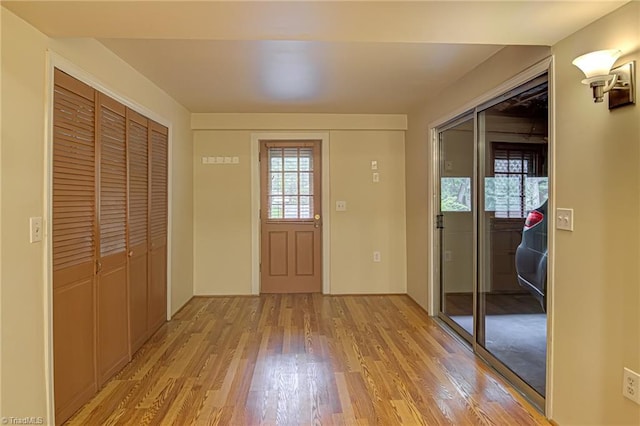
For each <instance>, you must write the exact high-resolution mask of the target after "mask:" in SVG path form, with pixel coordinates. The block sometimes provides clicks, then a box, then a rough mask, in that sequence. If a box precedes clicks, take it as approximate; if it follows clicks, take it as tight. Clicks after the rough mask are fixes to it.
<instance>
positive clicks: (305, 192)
mask: <svg viewBox="0 0 640 426" xmlns="http://www.w3.org/2000/svg"><path fill="white" fill-rule="evenodd" d="M267 158H268V162H269V163H268V167H269V170H268V176H269V187H268V207H269V208H268V210H269V211H268V216H267V217H268V218H269V219H283V220H287V219H288V220H301V219H312V218H313V211H314V206H313V195H314V188H313V174H314V170H313V148H311V147H309V148H280V147H278V148H268V155H267Z"/></svg>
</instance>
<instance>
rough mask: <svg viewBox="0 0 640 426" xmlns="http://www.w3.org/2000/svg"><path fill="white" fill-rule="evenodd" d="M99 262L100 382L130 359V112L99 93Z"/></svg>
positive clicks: (98, 328) (98, 323) (98, 327)
mask: <svg viewBox="0 0 640 426" xmlns="http://www.w3.org/2000/svg"><path fill="white" fill-rule="evenodd" d="M98 103H99V108H100V109H99V118H100V120H99V129H100V131H99V146H100V218H99V219H100V220H99V229H100V262H101V265H102V269H101V270H100V272H99V274H98V286H97V289H98V298H97V302H98V315H97V330H98V344H97V348H98V359H97V361H98V368H97V370H98V383H99V384H100V385H102V384H104V383H105V382H106V381H107V380H109V379H110V378H111V377H112V376H113V375H114V374H115V373H116V372H117V371H118V370H119V369H120V368H121V367H122V366H123V365H124V364H126V362H127V361H128V360H129V315H128V300H127V286H128V283H127V279H128V278H127V256H126V252H127V145H126V144H127V119H126V108H125V106H124V105H122V104H120V103H119V102H117V101H115V100H113V99H111V98H109V97H108V96H106V95H104V94H102V93H100V94H99V96H98Z"/></svg>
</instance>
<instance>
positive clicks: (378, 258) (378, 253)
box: [373, 251, 380, 263]
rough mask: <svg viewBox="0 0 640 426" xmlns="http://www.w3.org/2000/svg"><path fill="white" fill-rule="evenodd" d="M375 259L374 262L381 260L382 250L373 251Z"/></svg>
mask: <svg viewBox="0 0 640 426" xmlns="http://www.w3.org/2000/svg"><path fill="white" fill-rule="evenodd" d="M373 261H374V262H376V263H377V262H380V252H379V251H374V252H373Z"/></svg>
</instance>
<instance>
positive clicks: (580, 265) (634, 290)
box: [552, 2, 640, 426]
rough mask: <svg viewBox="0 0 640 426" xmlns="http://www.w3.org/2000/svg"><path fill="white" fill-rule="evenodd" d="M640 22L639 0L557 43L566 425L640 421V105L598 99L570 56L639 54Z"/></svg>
mask: <svg viewBox="0 0 640 426" xmlns="http://www.w3.org/2000/svg"><path fill="white" fill-rule="evenodd" d="M639 31H640V3H638V2H633V3H631V4H629V5H627V6H625V7H623V8H621V9H619V10H618V11H616V12H614V13H612V14H610V15H608V16H606V17H604V18H602V19H601V20H599V21H597V22H595V23H594V24H592V25H590V26H588V27H586V28H584V29H583V30H581V31H579V32H577V33H576V34H574V35H572V36H570V37H568V38H566V39H565V40H562V41H561V42H559V43H558V44H557V45H555V46H553V48H552V51H553V54H554V55H555V71H556V72H555V78H556V97H555V99H556V143H555V146H556V150H555V151H556V167H555V169H556V182H555V184H556V206H558V207H568V208H573V209H574V217H575V219H574V222H575V223H574V229H575V231H574V232H563V231H558V232H557V233H556V247H555V248H556V259H555V260H556V262H555V285H554V289H553V293H552V297H553V299H552V300H553V303H554V308H553V315H554V321H553V324H554V328H553V333H554V334H553V335H554V341H555V346H554V347H555V352H554V354H553V358H552V361H553V366H554V367H553V372H554V374H553V379H552V385H553V395H554V397H553V407H554V408H553V417H554V419H555V420H557V421H558V423H559V424H561V425H563V426H564V425H587V424H590V425H602V424H619V425H622V424H625V425H638V424H640V406H638V405H635V404H634V403H633V402H631V401H629V400H627V399H625V398H623V397H622V394H621V388H622V370H623V367H625V366H626V367H629V368H631V369H633V370H635V371H637V372H640V275H639V270H638V263H639V262H638V259H640V250H639V249H640V241H639V237H640V226H639V224H640V200H639V197H640V173H639V170H640V167H639V164H640V163H639V162H640V149H639V145H640V130H639V126H640V106H639V105H634V106H627V107H624V108H621V109H617V110H612V111H609V110H608V108H607V104H606V102H607V100H606V98H605V102H604V103H602V104H594V103H593V101H592V98H591V91H590V90H589V88H588V87H587V86H585V85H583V84H581V83H580V80H581V79H582V78H584V77H583V75H582V73H581V72H580V70H578V69H577V68H576V67H574V66H573V65H572V64H571V61H572V60H573V59H574V58H575V57H577V56H578V55H581V54H583V53H586V52H590V51H593V50H599V49H610V48H620V49H622V50H623V52H624V53H625V57H623V58H621V59H620V60H619V61H618V63H623V62H626V61H627V60H630V59H633V60H636V61H638V60H640V54H639V52H638V48H639V47H640V33H639ZM636 72H637V71H636ZM637 77H638V76H637V75H636V78H637ZM636 99H637V100H640V98H638V96H637V95H636ZM576 384H579V385H578V386H576Z"/></svg>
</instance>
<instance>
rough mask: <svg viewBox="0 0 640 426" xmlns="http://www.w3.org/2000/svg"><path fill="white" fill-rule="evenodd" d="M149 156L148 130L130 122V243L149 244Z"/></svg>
mask: <svg viewBox="0 0 640 426" xmlns="http://www.w3.org/2000/svg"><path fill="white" fill-rule="evenodd" d="M148 161H149V154H148V136H147V128H146V127H145V126H143V125H141V124H139V123H138V122H136V121H133V120H131V121H130V122H129V179H130V183H129V202H130V204H129V241H130V244H131V245H132V246H135V245H138V244H146V243H147V238H148V237H147V214H148V206H149V200H148V197H149V195H148V180H149V166H148Z"/></svg>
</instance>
